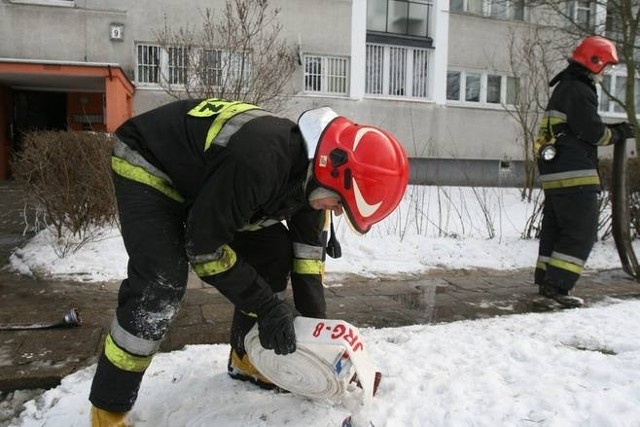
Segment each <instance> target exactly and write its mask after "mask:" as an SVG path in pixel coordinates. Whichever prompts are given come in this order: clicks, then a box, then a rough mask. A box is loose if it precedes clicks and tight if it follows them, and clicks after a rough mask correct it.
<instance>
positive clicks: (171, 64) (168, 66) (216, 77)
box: [136, 44, 251, 87]
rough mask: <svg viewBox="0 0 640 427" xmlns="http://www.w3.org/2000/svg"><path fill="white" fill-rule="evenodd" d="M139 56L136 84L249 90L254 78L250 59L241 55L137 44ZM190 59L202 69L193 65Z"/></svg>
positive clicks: (219, 51) (218, 51) (137, 57)
mask: <svg viewBox="0 0 640 427" xmlns="http://www.w3.org/2000/svg"><path fill="white" fill-rule="evenodd" d="M136 54H137V56H136V60H137V63H136V82H138V83H141V84H149V85H158V84H160V83H166V84H170V85H200V86H205V87H221V86H226V85H228V86H235V85H237V84H238V83H240V84H241V85H242V86H243V87H246V86H247V85H248V84H249V81H250V79H251V58H250V56H249V55H244V54H242V53H239V52H225V51H221V50H210V49H194V48H187V47H181V46H174V47H169V48H167V49H163V48H161V47H160V46H158V45H153V44H138V45H136ZM191 58H193V64H198V65H199V67H193V66H192V65H191V63H190V62H191ZM240 80H241V81H240Z"/></svg>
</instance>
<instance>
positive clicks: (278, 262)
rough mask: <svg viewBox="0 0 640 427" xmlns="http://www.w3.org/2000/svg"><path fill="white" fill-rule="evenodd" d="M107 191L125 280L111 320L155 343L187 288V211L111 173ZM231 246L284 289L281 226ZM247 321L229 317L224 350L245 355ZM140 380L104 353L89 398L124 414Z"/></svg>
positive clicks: (286, 254) (285, 250) (240, 237)
mask: <svg viewBox="0 0 640 427" xmlns="http://www.w3.org/2000/svg"><path fill="white" fill-rule="evenodd" d="M114 185H115V190H116V197H117V201H118V211H119V216H120V226H121V232H122V237H123V240H124V244H125V247H126V250H127V253H128V255H129V263H128V267H127V278H126V279H125V280H124V281H123V282H122V284H121V286H120V290H119V294H118V306H117V308H116V312H115V319H116V320H117V324H118V325H119V326H120V327H121V328H123V329H124V330H125V331H127V332H128V333H130V334H132V335H134V336H135V337H138V338H142V339H144V340H150V341H156V342H158V343H159V342H161V341H162V339H164V337H165V335H166V333H167V331H168V328H169V326H170V325H171V323H172V321H173V320H174V319H175V317H176V315H177V313H178V309H179V306H180V302H181V300H182V298H183V297H184V295H185V291H186V287H187V276H188V272H189V263H188V261H187V256H186V252H185V238H184V234H185V233H184V231H185V225H184V224H185V220H186V212H185V209H184V207H183V205H182V204H181V203H178V202H176V201H174V200H172V199H170V198H168V197H166V196H165V195H164V194H162V193H161V192H159V191H157V190H155V189H153V188H152V187H150V186H147V185H144V184H140V183H138V182H135V181H131V180H128V179H126V178H122V177H120V176H118V175H114ZM230 246H231V247H232V248H233V249H234V250H235V251H236V252H237V254H238V256H242V257H243V258H244V259H245V260H246V261H247V262H248V263H249V264H250V265H252V266H253V267H254V268H255V269H256V270H257V271H258V273H259V274H260V275H261V276H262V277H263V278H264V279H265V280H266V281H267V283H269V284H270V286H271V287H272V289H273V291H274V292H281V291H284V290H285V288H286V286H287V280H288V277H289V275H290V271H291V265H292V251H293V249H292V243H291V238H290V235H289V232H288V230H287V228H286V227H285V226H284V225H282V224H277V225H274V226H271V227H267V228H264V229H261V230H258V231H251V232H239V233H236V236H235V238H234V241H233V242H232V243H230ZM296 299H298V298H296ZM323 302H324V299H322V303H323ZM246 317H247V316H244V315H242V314H241V313H240V312H239V310H236V312H235V313H234V325H233V326H232V334H231V344H232V347H234V348H236V349H238V350H240V351H243V350H244V345H243V344H242V342H243V340H244V334H246V332H248V330H249V329H250V327H251V326H252V325H253V320H248V319H246ZM117 344H118V343H116V345H117ZM122 350H126V349H122ZM132 356H136V355H135V354H133V355H132ZM143 376H144V371H142V372H139V371H138V372H132V371H128V370H123V369H120V368H118V367H117V366H115V365H114V364H113V363H112V362H111V361H110V360H109V359H108V358H107V357H106V355H105V352H104V350H103V352H102V355H101V357H100V360H99V362H98V367H97V370H96V373H95V376H94V378H93V383H92V386H91V393H90V396H89V400H90V401H91V402H92V403H93V404H94V405H95V406H96V407H98V408H101V409H105V410H108V411H112V412H126V411H129V410H130V409H131V408H132V407H133V405H134V403H135V401H136V399H137V396H138V390H139V388H140V383H141V381H142V378H143Z"/></svg>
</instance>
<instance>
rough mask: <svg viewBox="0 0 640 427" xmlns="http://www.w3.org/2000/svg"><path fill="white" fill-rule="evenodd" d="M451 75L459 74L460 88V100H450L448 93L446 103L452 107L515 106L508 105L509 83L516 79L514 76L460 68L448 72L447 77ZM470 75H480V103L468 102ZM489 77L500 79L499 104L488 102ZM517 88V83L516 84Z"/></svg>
mask: <svg viewBox="0 0 640 427" xmlns="http://www.w3.org/2000/svg"><path fill="white" fill-rule="evenodd" d="M449 73H459V76H460V79H459V83H460V86H459V88H458V98H457V99H449V94H448V93H446V102H447V104H451V105H466V106H482V107H487V108H503V106H505V105H507V106H508V105H513V104H508V103H507V101H508V99H509V93H507V92H508V82H509V79H510V78H514V77H513V76H509V75H507V74H505V73H500V72H494V71H478V70H464V69H458V68H451V69H448V70H447V75H448V74H449ZM470 75H474V76H475V75H479V76H480V94H479V97H478V101H467V100H466V93H467V77H468V76H470ZM489 76H495V77H500V101H499V102H487V89H488V82H489ZM516 88H517V82H516ZM446 89H447V92H448V82H447V88H446Z"/></svg>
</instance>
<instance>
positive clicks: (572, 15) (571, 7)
mask: <svg viewBox="0 0 640 427" xmlns="http://www.w3.org/2000/svg"><path fill="white" fill-rule="evenodd" d="M581 3H588V4H589V6H588V7H585V6H582V5H581ZM595 8H596V3H595V2H594V1H592V0H570V1H568V2H567V15H568V16H569V19H571V20H572V21H573V22H575V23H577V24H578V25H585V24H584V23H582V22H578V13H579V12H581V11H585V10H586V11H588V12H589V22H588V23H587V24H586V26H587V27H588V28H594V27H595V15H596V10H595ZM567 25H568V26H571V23H568V24H567Z"/></svg>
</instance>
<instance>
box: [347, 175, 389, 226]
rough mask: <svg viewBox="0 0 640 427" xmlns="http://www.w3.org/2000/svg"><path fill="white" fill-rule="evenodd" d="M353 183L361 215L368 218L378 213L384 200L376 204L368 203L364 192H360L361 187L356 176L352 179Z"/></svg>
mask: <svg viewBox="0 0 640 427" xmlns="http://www.w3.org/2000/svg"><path fill="white" fill-rule="evenodd" d="M351 183H352V185H353V195H354V197H355V199H356V207H357V208H358V211H359V212H360V215H362V216H363V217H364V218H368V217H370V216H371V215H373V214H374V213H376V211H377V210H378V208H379V207H380V205H381V204H382V201H380V202H378V203H376V204H375V205H371V204H369V203H367V201H366V200H365V199H364V196H363V195H362V192H360V187H358V183H357V181H356V180H355V178H352V179H351Z"/></svg>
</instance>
